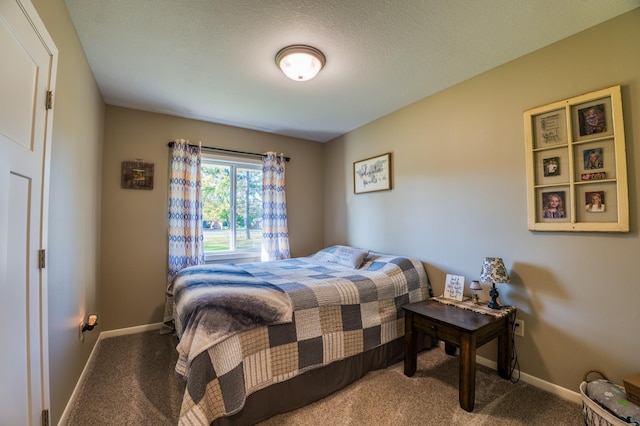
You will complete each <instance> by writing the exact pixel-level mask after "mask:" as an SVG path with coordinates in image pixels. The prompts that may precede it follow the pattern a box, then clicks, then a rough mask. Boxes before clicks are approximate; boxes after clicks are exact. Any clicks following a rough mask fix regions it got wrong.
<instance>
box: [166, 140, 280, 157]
mask: <svg viewBox="0 0 640 426" xmlns="http://www.w3.org/2000/svg"><path fill="white" fill-rule="evenodd" d="M173 144H174V143H173V142H169V143H168V144H167V146H168V147H169V148H171V147H173ZM189 145H191V146H198V145H194V144H189ZM202 149H206V150H208V151H218V152H228V153H231V154H242V155H251V156H252V157H260V158H262V156H263V154H258V153H257V152H246V151H235V150H233V149H224V148H214V147H212V146H204V145H203V146H202ZM284 160H285V161H289V160H291V158H290V157H284Z"/></svg>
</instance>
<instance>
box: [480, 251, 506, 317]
mask: <svg viewBox="0 0 640 426" xmlns="http://www.w3.org/2000/svg"><path fill="white" fill-rule="evenodd" d="M480 281H482V282H485V283H486V282H490V283H491V284H492V287H491V290H490V291H489V295H490V296H491V302H489V304H488V305H487V307H489V308H492V309H500V305H499V304H498V302H497V299H498V296H499V294H498V289H497V288H496V283H508V282H509V274H508V273H507V268H506V267H505V266H504V262H503V261H502V258H500V257H485V258H484V262H483V263H482V272H481V273H480Z"/></svg>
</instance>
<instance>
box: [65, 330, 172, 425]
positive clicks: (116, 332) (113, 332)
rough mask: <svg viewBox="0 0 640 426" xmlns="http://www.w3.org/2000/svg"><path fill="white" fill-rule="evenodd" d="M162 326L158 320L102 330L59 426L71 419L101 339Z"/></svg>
mask: <svg viewBox="0 0 640 426" xmlns="http://www.w3.org/2000/svg"><path fill="white" fill-rule="evenodd" d="M161 328H162V323H161V322H158V323H155V324H147V325H139V326H136V327H128V328H120V329H117V330H109V331H102V332H100V335H99V336H98V340H96V344H95V345H93V349H91V353H90V354H89V358H88V359H87V362H86V363H85V365H84V368H83V369H82V373H81V374H80V377H79V378H78V382H77V383H76V386H75V388H74V389H73V392H72V393H71V397H70V398H69V401H68V402H67V406H66V407H65V409H64V412H63V413H62V416H61V417H60V421H59V422H58V426H64V425H66V424H67V422H68V420H69V413H70V412H71V408H72V407H73V404H75V402H76V399H77V397H78V393H79V392H80V387H81V385H82V382H83V381H84V379H85V376H86V374H87V370H88V369H89V366H90V365H91V363H92V362H93V357H94V355H95V352H96V348H97V347H98V344H99V343H100V341H101V340H102V339H108V338H110V337H116V336H124V335H126V334H135V333H142V332H144V331H151V330H159V329H161Z"/></svg>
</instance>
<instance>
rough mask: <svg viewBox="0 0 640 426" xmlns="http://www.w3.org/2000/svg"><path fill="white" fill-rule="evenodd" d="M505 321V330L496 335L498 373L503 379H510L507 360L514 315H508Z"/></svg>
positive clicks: (511, 343)
mask: <svg viewBox="0 0 640 426" xmlns="http://www.w3.org/2000/svg"><path fill="white" fill-rule="evenodd" d="M505 321H506V322H507V330H506V331H505V332H503V333H501V334H500V335H499V336H498V374H499V375H500V377H502V378H503V379H511V374H510V372H509V361H510V359H511V354H512V345H513V337H512V334H511V331H512V330H513V322H514V321H515V318H514V315H513V314H511V315H508V316H507V318H505Z"/></svg>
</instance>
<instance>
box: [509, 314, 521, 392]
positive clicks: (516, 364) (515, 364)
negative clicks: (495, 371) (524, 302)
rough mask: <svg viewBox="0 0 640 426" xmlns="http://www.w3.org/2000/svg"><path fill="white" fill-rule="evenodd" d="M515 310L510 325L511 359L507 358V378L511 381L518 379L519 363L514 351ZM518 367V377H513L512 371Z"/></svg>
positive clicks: (515, 381) (517, 380)
mask: <svg viewBox="0 0 640 426" xmlns="http://www.w3.org/2000/svg"><path fill="white" fill-rule="evenodd" d="M517 315H518V314H517V312H516V314H515V315H514V316H513V326H512V327H511V359H510V360H509V379H510V380H511V382H512V383H518V382H519V381H520V363H519V362H518V353H517V352H516V317H517ZM516 368H517V369H518V377H517V378H516V379H515V380H514V379H513V372H514V371H515V370H516Z"/></svg>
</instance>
